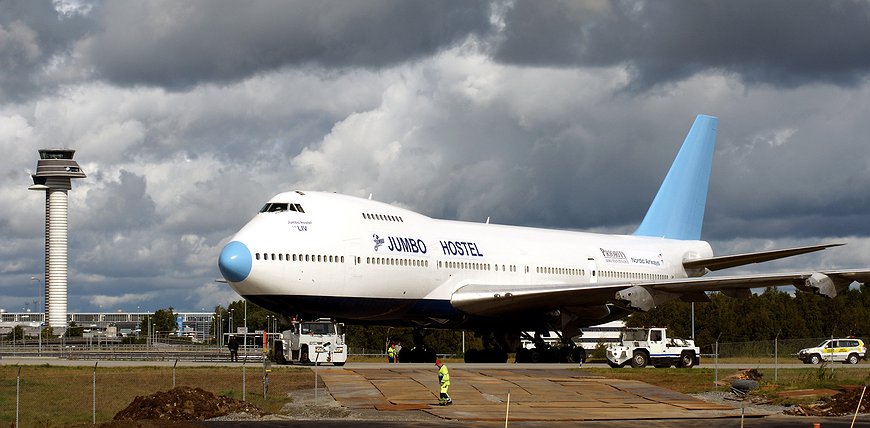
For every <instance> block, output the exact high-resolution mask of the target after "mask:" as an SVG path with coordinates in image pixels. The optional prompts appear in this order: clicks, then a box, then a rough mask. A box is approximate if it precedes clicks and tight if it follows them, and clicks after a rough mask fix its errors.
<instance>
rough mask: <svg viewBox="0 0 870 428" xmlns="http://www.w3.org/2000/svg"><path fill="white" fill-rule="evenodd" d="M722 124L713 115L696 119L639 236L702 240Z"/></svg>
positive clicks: (647, 214)
mask: <svg viewBox="0 0 870 428" xmlns="http://www.w3.org/2000/svg"><path fill="white" fill-rule="evenodd" d="M718 125H719V119H718V118H715V117H712V116H706V115H703V114H700V115H698V117H697V118H695V123H694V124H693V125H692V129H690V130H689V134H688V135H686V140H685V141H684V142H683V147H682V148H680V152H679V153H677V157H676V159H674V163H673V164H672V165H671V169H670V171H668V175H667V176H666V177H665V180H664V181H663V182H662V186H661V187H660V188H659V192H658V193H657V194H656V197H655V199H653V202H652V205H650V207H649V210H648V211H647V213H646V216H645V217H644V218H643V222H641V224H640V226H639V227H638V228H637V230H636V231H635V232H634V234H635V235H640V236H658V237H663V238H670V239H687V240H697V239H701V226H702V224H703V221H704V207H705V205H706V204H707V184H708V183H709V181H710V169H711V167H712V164H713V147H714V146H715V145H716V128H717V127H718Z"/></svg>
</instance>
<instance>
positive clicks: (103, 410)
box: [0, 366, 870, 426]
mask: <svg viewBox="0 0 870 428" xmlns="http://www.w3.org/2000/svg"><path fill="white" fill-rule="evenodd" d="M18 370H19V367H17V366H0V375H2V377H0V425H7V424H10V423H14V422H15V401H16V399H15V398H16V379H17V376H18ZM576 370H578V372H582V373H587V374H591V375H594V376H602V377H608V378H617V379H632V380H639V381H643V382H647V383H651V384H653V385H658V386H662V387H665V388H668V389H672V390H675V391H680V392H684V393H698V392H705V391H711V390H716V389H719V390H725V389H726V387H724V386H715V385H714V379H713V376H714V371H713V369H710V368H694V369H691V370H687V369H675V368H672V369H653V368H647V369H631V368H623V369H610V368H588V367H584V368H582V369H576ZM245 372H246V376H247V377H246V385H245V389H246V398H247V400H248V401H249V402H251V403H253V404H255V405H257V406H258V407H260V408H262V409H263V410H266V411H269V412H277V411H278V410H280V409H281V407H282V406H283V404H284V403H286V402H287V401H288V398H287V392H288V391H291V390H296V389H303V388H313V387H314V375H313V373H312V371H311V370H310V369H309V368H295V367H274V368H273V370H272V373H271V374H270V376H269V383H270V385H269V395H268V397H267V398H266V399H264V398H263V383H262V379H263V371H262V367H257V366H249V367H247V369H246V371H245ZM759 372H761V373H762V374H763V375H764V377H763V378H762V381H761V384H762V386H764V387H766V389H765V391H764V393H765V394H768V395H769V396H770V397H772V399H773V401H775V402H780V403H794V402H799V401H795V400H793V399H792V400H791V401H786V400H784V399H779V398H776V397H775V396H774V395H773V393H775V392H776V391H781V390H789V389H810V388H833V389H836V388H838V387H839V386H840V385H864V384H866V383H868V382H870V371H868V370H835V371H834V373H833V374H832V373H831V371H830V369H829V368H826V367H824V366H813V367H807V368H800V369H779V371H778V379H779V381H778V382H777V383H776V384H774V382H773V381H774V370H773V369H760V370H759ZM433 373H434V372H433ZM734 373H736V370H724V369H720V370H719V378H720V379H724V378H726V377H727V376H729V375H731V374H734ZM93 374H94V370H93V367H56V366H22V367H21V383H20V391H21V392H20V420H21V422H22V425H23V426H66V425H73V424H82V423H90V422H91V418H92V409H93V381H94V380H93V379H94V378H93ZM176 385H178V386H190V387H198V388H202V389H205V390H207V391H210V392H212V393H214V394H218V395H226V396H229V397H232V398H236V399H241V398H242V368H241V367H239V366H236V367H193V368H186V367H184V368H178V369H177V371H176ZM96 386H97V387H96V409H97V411H96V417H97V422H102V421H108V420H111V419H112V417H113V416H114V415H115V414H116V413H117V412H118V411H120V410H122V409H123V408H125V407H126V406H127V405H129V404H130V403H131V402H132V401H133V399H134V398H135V397H136V396H138V395H149V394H153V393H155V392H157V391H166V390H169V389H170V388H172V368H167V367H137V368H98V369H97V374H96ZM321 386H322V384H321Z"/></svg>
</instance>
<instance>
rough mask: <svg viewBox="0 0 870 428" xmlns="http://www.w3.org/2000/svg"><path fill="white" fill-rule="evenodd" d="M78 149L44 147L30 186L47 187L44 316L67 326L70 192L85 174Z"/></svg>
mask: <svg viewBox="0 0 870 428" xmlns="http://www.w3.org/2000/svg"><path fill="white" fill-rule="evenodd" d="M75 152H76V151H75V150H70V149H41V150H39V161H38V162H37V164H36V174H33V185H32V186H30V187H29V190H44V191H45V319H46V321H47V322H48V325H49V326H50V327H51V328H52V329H54V331H55V332H56V333H57V332H58V331H64V330H66V327H67V325H66V318H67V315H66V310H67V266H68V261H67V247H68V246H67V230H68V226H67V214H68V211H69V209H68V197H67V192H68V191H69V190H70V189H72V182H71V180H72V179H73V178H85V173H83V172H82V169H81V168H80V167H79V164H78V163H76V161H74V160H73V155H74V154H75Z"/></svg>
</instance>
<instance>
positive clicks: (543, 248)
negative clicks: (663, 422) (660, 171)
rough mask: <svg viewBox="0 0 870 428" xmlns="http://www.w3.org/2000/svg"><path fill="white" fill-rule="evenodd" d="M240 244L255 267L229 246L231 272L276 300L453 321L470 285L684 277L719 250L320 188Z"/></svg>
mask: <svg viewBox="0 0 870 428" xmlns="http://www.w3.org/2000/svg"><path fill="white" fill-rule="evenodd" d="M271 204H278V205H271ZM283 204H286V206H285V205H283ZM270 206H271V207H272V208H270ZM231 241H233V242H239V243H241V244H244V247H246V248H247V251H249V252H250V267H249V271H248V272H242V274H238V275H235V276H234V275H232V274H230V275H227V273H226V272H225V270H228V269H230V268H229V267H226V266H225V263H224V260H225V257H226V258H227V259H228V258H229V257H230V256H231V255H230V254H223V253H222V255H221V262H220V263H221V270H222V272H223V273H224V276H225V277H227V280H228V282H229V284H230V285H231V286H232V287H233V289H235V290H236V292H238V293H239V294H240V295H241V296H243V297H245V298H246V299H249V300H251V301H253V302H254V303H257V304H259V305H260V306H263V307H266V308H267V309H271V310H274V311H277V312H280V313H284V314H287V315H301V316H312V317H314V316H316V317H319V316H326V317H333V318H336V319H340V320H348V321H358V322H378V323H393V324H419V325H426V324H432V323H437V324H440V325H445V326H448V325H462V324H463V323H467V322H468V321H469V319H470V318H469V317H468V316H466V315H465V314H463V313H461V312H460V311H458V310H457V309H455V308H453V307H452V306H451V304H450V299H451V295H452V294H453V292H454V291H456V290H457V289H458V288H459V287H462V286H464V285H468V284H506V285H510V284H533V285H534V284H542V285H544V284H587V283H588V284H592V283H604V282H609V281H622V282H625V280H626V279H636V280H655V279H670V278H681V277H686V272H685V270H684V269H683V267H682V262H683V261H684V260H687V259H696V258H704V257H710V256H712V250H711V248H710V246H709V245H708V244H707V243H706V242H704V241H681V240H671V239H663V238H653V237H643V236H628V235H603V234H595V233H584V232H572V231H562V230H549V229H537V228H528V227H516V226H504V225H496V224H486V223H469V222H460V221H447V220H436V219H432V218H429V217H426V216H424V215H421V214H418V213H415V212H412V211H409V210H406V209H403V208H399V207H395V206H392V205H388V204H384V203H380V202H375V201H371V200H367V199H361V198H356V197H350V196H344V195H339V194H332V193H319V192H287V193H282V194H279V195H277V196H275V197H274V198H272V199H271V200H270V202H269V203H268V204H267V205H266V206H265V207H264V211H262V212H260V213H259V214H257V215H256V216H255V217H254V218H253V219H252V220H251V221H250V222H249V223H248V224H247V225H246V226H245V227H244V228H242V229H241V230H240V231H239V232H238V233H237V234H236V235H235V236H234V237H233V238H232V240H231ZM231 244H232V242H231ZM239 248H242V247H241V246H239ZM225 252H227V250H226V249H225ZM226 265H227V266H229V264H228V263H227V264H226ZM247 267H248V266H247V265H245V266H244V268H247ZM242 270H244V269H242ZM245 273H246V274H245ZM602 322H604V321H602Z"/></svg>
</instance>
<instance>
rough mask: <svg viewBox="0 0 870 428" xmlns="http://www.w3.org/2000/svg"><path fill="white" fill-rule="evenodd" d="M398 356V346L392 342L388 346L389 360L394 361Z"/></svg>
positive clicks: (389, 361)
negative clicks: (394, 345) (395, 346)
mask: <svg viewBox="0 0 870 428" xmlns="http://www.w3.org/2000/svg"><path fill="white" fill-rule="evenodd" d="M395 358H396V348H394V347H393V344H392V343H390V347H389V348H387V362H388V363H393V362H395Z"/></svg>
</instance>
